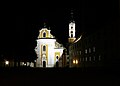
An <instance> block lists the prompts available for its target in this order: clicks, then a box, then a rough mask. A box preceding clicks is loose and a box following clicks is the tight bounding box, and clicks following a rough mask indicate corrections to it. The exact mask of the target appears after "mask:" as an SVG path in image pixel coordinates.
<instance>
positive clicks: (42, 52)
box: [35, 26, 64, 67]
mask: <svg viewBox="0 0 120 86" xmlns="http://www.w3.org/2000/svg"><path fill="white" fill-rule="evenodd" d="M63 50H64V47H63V45H62V44H60V43H58V42H57V40H56V38H55V37H54V36H53V35H52V34H51V30H50V29H48V28H46V27H45V26H44V27H43V28H42V29H41V30H39V36H38V39H37V46H36V47H35V52H36V54H37V57H38V58H37V60H36V67H54V66H55V64H56V62H57V61H58V60H59V58H60V57H61V56H62V54H63Z"/></svg>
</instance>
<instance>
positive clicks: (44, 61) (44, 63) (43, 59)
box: [42, 54, 46, 68]
mask: <svg viewBox="0 0 120 86" xmlns="http://www.w3.org/2000/svg"><path fill="white" fill-rule="evenodd" d="M42 66H43V67H44V68H45V67H46V55H45V54H44V55H43V56H42Z"/></svg>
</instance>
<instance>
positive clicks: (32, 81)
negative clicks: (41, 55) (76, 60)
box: [0, 67, 120, 86]
mask: <svg viewBox="0 0 120 86" xmlns="http://www.w3.org/2000/svg"><path fill="white" fill-rule="evenodd" d="M119 72H120V71H118V70H116V68H113V69H111V68H107V69H105V68H87V69H85V68H47V69H45V68H26V67H23V68H1V70H0V81H1V84H2V85H1V86H8V85H9V86H11V85H12V86H22V85H27V86H28V85H32V86H33V85H34V86H35V85H38V84H39V86H40V85H41V84H44V85H47V84H49V85H61V86H65V85H67V86H68V85H73V86H75V85H79V86H80V85H81V86H86V85H92V86H104V85H105V86H108V85H109V86H117V85H118V84H119V81H120V78H119V75H120V74H119Z"/></svg>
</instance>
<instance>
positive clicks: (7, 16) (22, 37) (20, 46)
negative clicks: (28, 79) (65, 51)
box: [0, 0, 117, 57]
mask: <svg viewBox="0 0 120 86" xmlns="http://www.w3.org/2000/svg"><path fill="white" fill-rule="evenodd" d="M26 6H27V5H26ZM116 6H117V5H116V2H115V1H109V2H107V1H106V2H105V1H97V2H95V3H94V2H92V1H89V0H88V1H81V2H76V3H74V5H73V6H71V7H62V5H60V6H59V7H58V6H57V7H47V6H43V7H41V6H40V7H39V5H37V6H35V7H34V6H31V7H30V6H29V7H26V8H17V9H15V8H14V9H12V8H9V7H8V8H7V9H5V10H3V11H2V15H1V16H0V18H1V27H0V28H1V29H0V30H1V31H0V33H1V34H0V37H1V45H0V51H1V52H0V54H1V55H6V56H11V57H12V56H21V57H22V56H23V57H26V56H27V57H30V56H34V54H35V52H34V48H35V46H36V39H37V37H38V34H39V30H40V29H41V28H42V27H43V23H44V22H46V23H47V27H50V28H51V33H52V34H53V35H54V36H55V37H56V38H57V39H58V40H59V41H60V42H61V43H63V44H64V45H65V44H66V43H67V40H68V39H67V38H68V24H69V21H70V17H71V15H70V12H71V9H73V12H74V15H73V16H74V20H75V22H76V36H77V37H78V36H79V35H80V34H81V33H83V32H87V33H94V31H96V30H98V29H100V28H101V27H104V26H105V25H107V24H109V23H111V22H112V21H114V20H115V19H116V15H117V13H116V12H117V11H116Z"/></svg>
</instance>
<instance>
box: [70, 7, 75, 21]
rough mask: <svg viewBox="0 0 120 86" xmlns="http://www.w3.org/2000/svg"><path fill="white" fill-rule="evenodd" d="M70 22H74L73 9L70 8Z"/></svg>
mask: <svg viewBox="0 0 120 86" xmlns="http://www.w3.org/2000/svg"><path fill="white" fill-rule="evenodd" d="M70 14H71V22H74V18H73V9H71V13H70Z"/></svg>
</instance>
